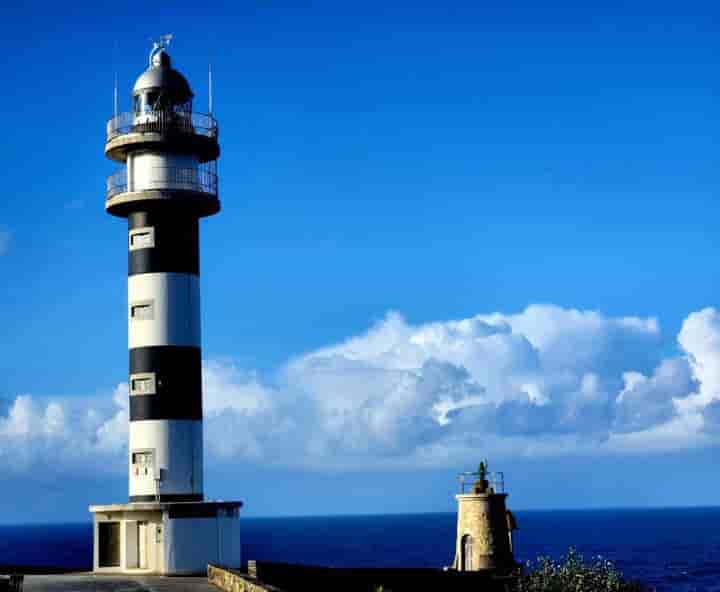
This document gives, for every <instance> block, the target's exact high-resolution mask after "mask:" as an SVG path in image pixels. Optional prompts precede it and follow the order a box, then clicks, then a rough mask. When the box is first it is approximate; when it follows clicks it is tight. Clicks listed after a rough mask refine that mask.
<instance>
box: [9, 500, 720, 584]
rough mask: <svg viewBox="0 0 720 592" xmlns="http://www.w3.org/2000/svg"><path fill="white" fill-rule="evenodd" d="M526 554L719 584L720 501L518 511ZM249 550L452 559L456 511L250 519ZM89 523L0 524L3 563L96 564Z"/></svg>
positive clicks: (377, 559) (335, 558) (352, 559)
mask: <svg viewBox="0 0 720 592" xmlns="http://www.w3.org/2000/svg"><path fill="white" fill-rule="evenodd" d="M517 517H518V522H519V525H520V531H519V532H518V533H516V534H517V535H518V536H517V538H516V551H517V553H516V554H517V558H518V559H519V560H521V561H525V560H527V559H533V558H535V557H537V556H538V555H550V556H555V557H557V556H559V555H561V554H563V553H565V552H566V551H567V549H568V547H570V546H574V547H575V548H577V549H578V550H579V551H581V552H582V553H584V554H585V556H586V557H587V558H589V557H592V556H596V555H602V556H604V557H606V558H609V559H612V560H613V561H615V562H616V565H617V566H618V568H619V569H621V570H622V571H623V572H624V573H625V574H626V575H627V576H629V577H631V578H634V579H638V580H640V581H642V582H644V583H646V584H648V585H650V586H651V587H655V588H656V589H657V590H658V592H666V591H671V590H672V591H678V592H720V508H697V509H662V510H592V511H552V512H546V511H528V512H517ZM241 524H242V533H243V535H242V536H243V554H244V559H245V560H247V559H258V560H272V561H290V562H295V563H309V564H319V565H334V566H359V567H371V566H375V567H381V566H382V567H402V566H414V567H441V566H444V565H448V564H450V563H451V562H452V558H453V557H452V555H453V549H454V541H455V515H454V514H415V515H405V516H340V517H312V518H243V519H242V521H241ZM91 555H92V528H91V526H90V525H89V524H70V525H42V526H0V564H20V565H28V566H55V567H64V568H84V569H87V568H89V566H90V563H91Z"/></svg>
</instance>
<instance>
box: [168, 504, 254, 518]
mask: <svg viewBox="0 0 720 592" xmlns="http://www.w3.org/2000/svg"><path fill="white" fill-rule="evenodd" d="M242 505H243V503H242V502H205V503H201V504H177V505H173V506H170V507H169V508H168V509H167V510H168V518H215V517H216V516H217V514H218V510H239V509H240V508H242Z"/></svg>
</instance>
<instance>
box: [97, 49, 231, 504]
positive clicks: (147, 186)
mask: <svg viewBox="0 0 720 592" xmlns="http://www.w3.org/2000/svg"><path fill="white" fill-rule="evenodd" d="M192 99H193V93H192V90H191V89H190V85H189V84H188V82H187V81H186V80H185V78H184V77H183V75H182V74H180V73H179V72H178V71H177V70H175V69H174V68H173V67H172V63H171V61H170V56H169V55H168V53H167V50H166V43H165V42H164V41H161V42H159V43H156V44H155V46H154V48H153V51H152V52H151V54H150V63H149V66H148V69H147V70H146V71H145V72H144V73H143V74H142V75H141V76H140V77H139V78H138V79H137V82H136V83H135V87H134V88H133V110H132V112H130V113H125V114H122V115H119V116H116V117H115V118H113V119H112V120H110V122H109V124H108V130H107V131H108V136H107V137H108V139H107V143H106V145H105V154H106V156H107V157H108V158H110V159H111V160H114V161H116V162H120V163H122V164H123V165H125V166H124V168H123V169H121V170H120V171H119V172H118V173H116V174H115V175H113V176H112V177H110V179H109V182H108V195H107V201H106V209H107V211H108V212H109V213H110V214H112V215H114V216H120V217H123V218H127V220H128V337H129V339H128V342H129V349H130V376H129V385H130V442H129V459H128V460H129V489H130V501H131V502H141V501H151V500H156V501H199V500H202V499H203V467H202V465H203V447H202V440H203V436H202V385H201V383H202V380H201V352H200V255H199V244H198V243H199V220H200V218H201V217H203V216H210V215H212V214H215V213H217V212H218V211H219V210H220V202H219V200H218V187H217V175H216V161H217V158H218V156H219V154H220V147H219V144H218V127H217V123H216V122H215V120H214V119H213V118H212V116H210V115H199V114H195V113H193V111H192Z"/></svg>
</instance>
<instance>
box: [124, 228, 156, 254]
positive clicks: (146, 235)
mask: <svg viewBox="0 0 720 592" xmlns="http://www.w3.org/2000/svg"><path fill="white" fill-rule="evenodd" d="M154 246H155V229H154V228H153V227H152V226H147V227H144V228H133V229H132V230H131V231H130V250H131V251H135V250H137V249H151V248H152V247H154Z"/></svg>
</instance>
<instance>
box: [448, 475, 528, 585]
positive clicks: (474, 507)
mask: <svg viewBox="0 0 720 592" xmlns="http://www.w3.org/2000/svg"><path fill="white" fill-rule="evenodd" d="M486 467H487V465H486V463H480V469H479V470H478V472H477V473H461V474H460V475H459V477H460V493H459V494H458V495H456V496H455V499H457V502H458V513H457V517H458V520H457V536H456V539H455V561H454V562H453V569H456V570H458V571H486V570H487V571H493V572H495V573H497V574H501V575H502V574H506V573H509V572H510V571H512V569H513V568H514V567H515V566H516V563H515V560H514V558H513V535H512V532H513V530H516V529H517V524H516V522H515V517H514V516H513V515H512V513H511V512H510V511H509V510H508V509H507V508H506V507H505V498H507V495H508V494H507V493H505V491H504V489H505V480H504V477H503V474H502V473H489V472H487V468H486ZM468 477H470V478H471V479H475V478H477V479H475V481H474V482H473V483H472V486H471V487H470V490H469V491H466V490H465V489H466V480H467V478H468Z"/></svg>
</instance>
